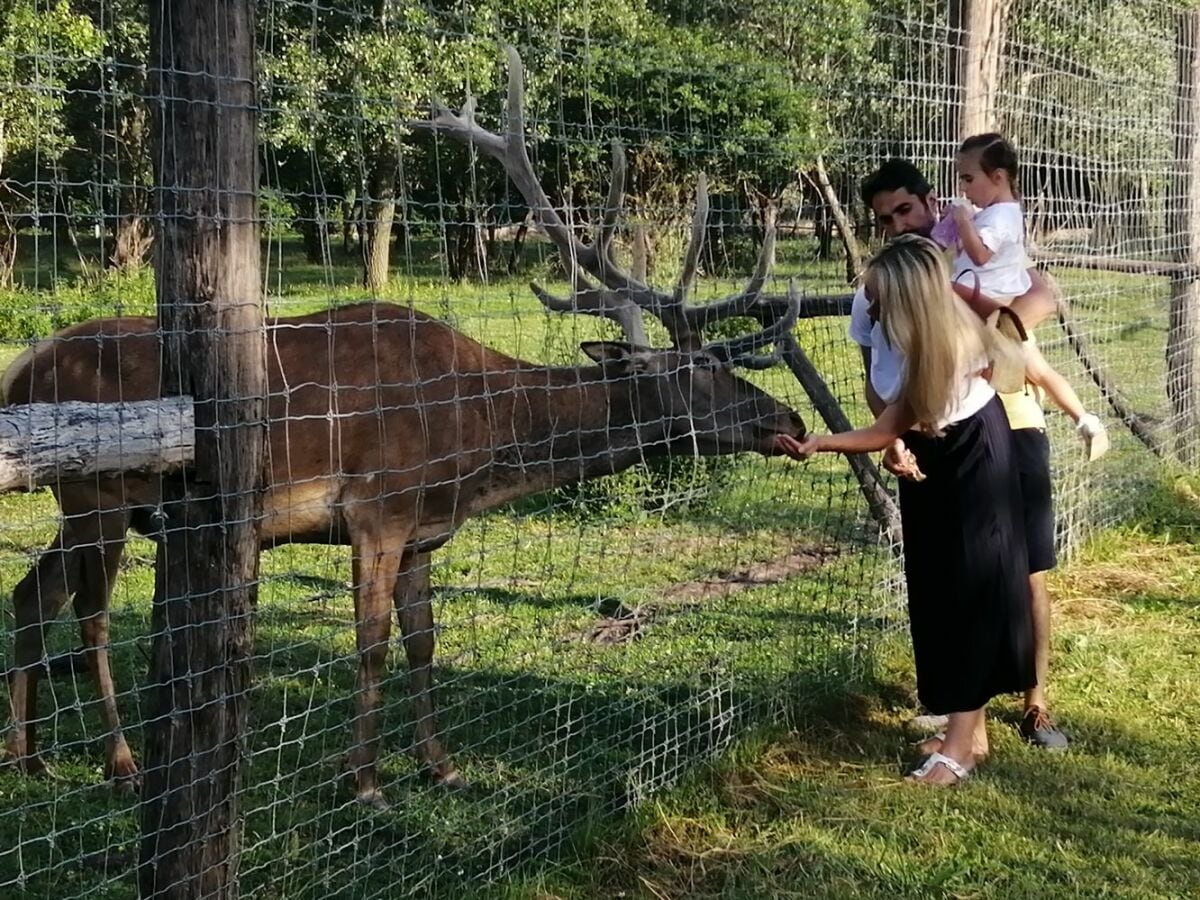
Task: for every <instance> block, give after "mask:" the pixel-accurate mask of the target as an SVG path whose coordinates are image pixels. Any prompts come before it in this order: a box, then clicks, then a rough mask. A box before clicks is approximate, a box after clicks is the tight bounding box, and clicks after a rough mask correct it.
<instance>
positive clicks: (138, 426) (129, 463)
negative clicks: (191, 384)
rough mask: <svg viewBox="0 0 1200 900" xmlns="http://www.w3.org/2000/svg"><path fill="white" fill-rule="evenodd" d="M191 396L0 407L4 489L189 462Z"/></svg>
mask: <svg viewBox="0 0 1200 900" xmlns="http://www.w3.org/2000/svg"><path fill="white" fill-rule="evenodd" d="M194 455H195V419H194V415H193V409H192V398H191V397H165V398H163V399H161V400H144V401H136V402H131V403H81V402H78V401H66V402H63V403H29V404H24V405H18V406H9V407H5V408H3V409H0V491H21V490H32V489H33V488H35V487H38V486H40V485H47V484H56V483H58V482H60V481H72V480H78V479H79V478H82V477H89V476H94V475H115V474H118V473H121V472H166V471H169V470H171V469H177V468H181V467H182V466H185V465H187V464H188V463H190V462H192V460H193V457H194Z"/></svg>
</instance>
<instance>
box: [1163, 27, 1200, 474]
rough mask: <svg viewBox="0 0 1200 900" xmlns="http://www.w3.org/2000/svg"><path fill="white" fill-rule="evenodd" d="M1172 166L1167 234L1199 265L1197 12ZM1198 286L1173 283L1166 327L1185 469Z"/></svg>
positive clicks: (1186, 46)
mask: <svg viewBox="0 0 1200 900" xmlns="http://www.w3.org/2000/svg"><path fill="white" fill-rule="evenodd" d="M1176 47H1177V48H1178V49H1177V50H1176V93H1175V121H1174V123H1173V125H1172V128H1171V133H1172V134H1174V135H1175V166H1174V168H1173V171H1172V178H1171V180H1172V184H1171V197H1172V198H1173V200H1174V203H1173V205H1172V206H1170V207H1168V221H1167V233H1168V234H1170V235H1172V236H1173V238H1174V240H1175V242H1176V245H1175V246H1176V250H1175V259H1176V261H1177V262H1179V263H1182V264H1184V265H1187V266H1196V265H1200V12H1194V11H1193V12H1181V13H1179V14H1178V19H1177V20H1176ZM1198 369H1200V281H1197V279H1196V277H1195V274H1194V270H1192V271H1186V270H1185V271H1184V272H1181V273H1179V274H1177V275H1175V276H1174V277H1172V279H1171V305H1170V312H1169V316H1168V326H1167V394H1168V396H1169V397H1170V400H1171V413H1172V418H1173V419H1174V423H1175V446H1176V452H1177V453H1178V454H1179V457H1180V459H1181V460H1182V461H1183V462H1185V463H1187V464H1188V465H1195V464H1196V463H1197V462H1200V450H1198V445H1200V440H1198V438H1200V434H1198V430H1200V398H1197V396H1196V390H1197V388H1200V377H1198V372H1197V370H1198Z"/></svg>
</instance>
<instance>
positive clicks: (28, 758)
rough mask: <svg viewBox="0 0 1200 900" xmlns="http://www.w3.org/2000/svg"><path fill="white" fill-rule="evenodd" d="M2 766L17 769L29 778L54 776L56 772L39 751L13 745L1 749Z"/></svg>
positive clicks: (0, 761)
mask: <svg viewBox="0 0 1200 900" xmlns="http://www.w3.org/2000/svg"><path fill="white" fill-rule="evenodd" d="M0 768H5V769H16V770H17V771H18V772H20V773H21V774H22V775H25V776H28V777H29V778H53V777H54V773H53V772H52V771H51V770H50V767H49V766H48V765H46V762H45V760H43V759H42V758H41V756H39V755H38V754H37V753H26V752H24V750H14V749H13V748H12V747H11V746H10V747H7V748H5V749H4V750H3V751H0Z"/></svg>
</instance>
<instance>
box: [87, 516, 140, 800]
mask: <svg viewBox="0 0 1200 900" xmlns="http://www.w3.org/2000/svg"><path fill="white" fill-rule="evenodd" d="M126 524H127V520H126V519H125V517H124V516H122V515H120V514H117V513H111V514H105V515H104V517H103V519H102V521H101V523H100V530H101V540H100V545H99V546H98V547H91V548H89V552H88V553H86V554H85V555H84V557H83V579H82V583H81V585H80V587H79V589H78V590H77V591H76V592H75V615H76V617H77V618H78V620H79V631H80V635H81V637H82V638H83V649H84V654H85V657H84V658H85V659H86V660H87V664H88V670H89V671H90V672H91V673H92V680H93V683H94V685H95V688H96V694H97V696H98V697H99V700H100V718H101V720H102V721H103V722H104V775H105V777H106V778H111V779H112V780H113V783H114V785H115V786H116V787H117V789H118V790H121V791H130V792H132V791H136V790H138V788H139V787H140V786H141V775H140V773H139V772H138V768H137V764H136V763H135V762H134V760H133V752H132V751H131V750H130V749H129V744H128V743H127V742H126V740H125V735H124V733H123V732H122V731H121V717H120V714H119V713H118V711H117V690H116V685H115V683H114V682H113V677H112V669H111V668H110V666H109V658H108V644H109V633H108V607H109V602H110V600H111V598H112V590H113V585H114V583H115V581H116V578H117V572H118V570H119V568H120V565H121V556H122V555H123V554H124V552H125V529H126Z"/></svg>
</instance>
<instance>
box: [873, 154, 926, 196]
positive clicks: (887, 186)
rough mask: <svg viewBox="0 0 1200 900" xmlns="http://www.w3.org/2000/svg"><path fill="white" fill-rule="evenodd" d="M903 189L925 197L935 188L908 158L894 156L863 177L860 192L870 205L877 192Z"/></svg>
mask: <svg viewBox="0 0 1200 900" xmlns="http://www.w3.org/2000/svg"><path fill="white" fill-rule="evenodd" d="M901 189H904V190H906V191H908V192H909V193H910V194H912V195H913V196H914V197H920V198H922V199H924V198H925V196H926V195H928V194H929V192H930V191H932V190H933V186H932V185H931V184H930V183H929V179H927V178H926V177H925V175H924V174H923V173H922V172H921V170H920V169H918V168H917V167H916V166H914V165H913V164H912V163H910V162H909V161H908V160H907V159H900V158H898V157H893V158H892V159H889V160H887V161H886V162H885V163H884V164H883V165H881V166H880V167H879V168H878V169H876V170H875V171H874V172H872V173H871V174H870V175H868V176H867V177H866V178H865V179H863V183H862V186H861V187H860V188H859V193H860V194H861V195H862V201H863V203H864V204H865V205H866V206H870V205H871V202H872V201H873V200H874V199H875V195H876V194H882V193H883V192H884V191H898V190H901Z"/></svg>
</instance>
